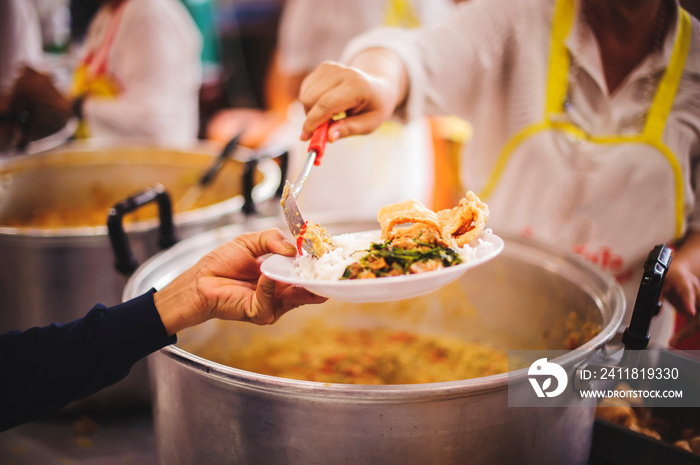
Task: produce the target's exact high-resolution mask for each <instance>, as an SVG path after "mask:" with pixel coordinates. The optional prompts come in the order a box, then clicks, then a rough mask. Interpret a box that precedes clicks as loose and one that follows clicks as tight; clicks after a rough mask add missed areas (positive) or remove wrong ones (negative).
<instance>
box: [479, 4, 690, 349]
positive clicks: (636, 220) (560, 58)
mask: <svg viewBox="0 0 700 465" xmlns="http://www.w3.org/2000/svg"><path fill="white" fill-rule="evenodd" d="M574 13H575V2H574V1H573V0H558V1H557V3H556V6H555V10H554V21H553V26H552V38H551V54H550V65H549V76H548V83H547V84H548V85H547V101H546V105H545V114H544V115H543V117H542V120H541V121H539V122H538V123H535V124H533V125H530V126H528V127H525V128H523V129H522V130H520V131H519V132H518V133H516V134H515V135H514V136H513V137H512V138H511V139H510V140H509V141H508V142H507V143H506V144H505V145H504V148H503V150H502V152H501V153H500V155H499V158H498V159H497V161H496V164H495V166H494V169H493V171H492V173H491V175H490V178H489V179H488V180H487V182H486V184H485V185H484V186H483V190H481V191H480V197H481V198H482V199H483V200H484V201H485V202H487V203H488V205H489V210H490V211H491V212H492V213H491V216H490V218H489V226H490V227H492V228H493V229H494V232H496V233H498V231H499V230H504V231H510V232H517V233H519V234H522V235H525V236H530V237H533V238H535V239H539V240H542V241H544V242H547V243H549V244H555V245H557V246H559V247H561V248H563V249H566V250H569V251H572V252H575V253H577V254H579V255H582V256H583V257H584V258H586V259H587V260H589V261H591V262H593V263H595V264H597V265H598V266H599V267H600V268H601V269H602V270H603V271H605V272H609V273H611V274H613V275H614V276H615V278H616V279H617V280H618V282H619V283H620V284H622V286H623V288H624V289H625V295H626V297H627V312H626V318H625V320H624V322H623V326H622V327H621V329H624V327H625V326H626V324H627V322H628V321H629V317H630V315H631V312H632V309H633V306H634V302H635V298H636V294H637V290H638V287H639V283H640V279H641V275H642V272H643V263H644V261H645V259H646V257H647V255H648V254H649V252H650V251H651V250H652V248H653V247H654V246H655V245H657V244H662V243H667V242H669V241H672V240H674V239H678V238H680V237H681V236H682V235H683V233H684V232H685V229H686V221H685V214H684V198H683V196H684V194H683V192H684V191H683V173H682V170H681V166H680V164H679V162H678V160H677V158H676V156H675V155H674V154H673V153H672V152H671V150H670V149H669V148H668V147H667V146H666V145H665V144H664V143H663V141H662V135H663V132H664V126H665V123H666V119H667V116H668V114H669V112H670V111H671V107H672V106H673V101H674V99H675V96H676V90H677V88H678V83H679V81H680V77H681V73H682V71H683V68H684V64H685V59H686V56H687V53H688V48H689V45H690V38H691V23H690V18H689V17H688V14H687V13H686V12H685V11H683V10H680V16H681V18H680V24H679V28H678V31H677V36H676V39H675V45H674V49H673V53H672V55H671V58H670V62H669V65H668V67H667V69H666V71H665V73H664V75H663V77H662V78H661V81H660V82H659V85H658V87H657V90H656V94H655V96H654V98H653V100H652V102H651V105H650V107H649V111H648V114H647V119H646V122H645V124H644V128H643V130H642V132H641V133H639V134H633V135H615V134H611V135H591V134H587V133H586V132H585V131H583V130H582V129H580V128H579V127H577V126H575V125H574V124H572V123H570V122H568V121H567V120H566V118H565V117H563V115H564V114H565V110H564V102H565V98H566V93H567V88H568V76H569V55H568V51H567V49H566V46H565V39H566V37H567V36H568V34H569V31H570V29H571V25H572V23H573V18H574ZM662 313H663V314H665V315H663V317H660V318H657V319H656V320H659V321H655V323H654V324H655V326H659V325H660V326H661V327H660V328H656V329H654V331H653V332H652V336H653V337H654V336H655V334H656V336H655V339H656V342H657V343H662V344H666V342H667V341H668V337H670V331H671V326H672V319H673V315H672V310H671V309H670V308H669V309H666V310H665V311H663V312H662Z"/></svg>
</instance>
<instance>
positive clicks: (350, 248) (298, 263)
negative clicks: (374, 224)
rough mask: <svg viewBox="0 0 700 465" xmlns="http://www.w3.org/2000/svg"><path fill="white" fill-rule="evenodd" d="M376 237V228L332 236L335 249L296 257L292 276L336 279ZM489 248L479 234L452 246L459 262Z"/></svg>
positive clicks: (363, 252) (478, 256) (318, 279)
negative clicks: (460, 245) (468, 240)
mask: <svg viewBox="0 0 700 465" xmlns="http://www.w3.org/2000/svg"><path fill="white" fill-rule="evenodd" d="M483 233H484V234H490V233H491V230H490V229H485V230H484V231H483ZM380 236H381V234H380V231H379V230H377V231H369V232H363V233H353V234H340V235H337V236H332V237H331V240H332V241H333V243H334V244H335V245H336V248H335V249H334V250H332V251H331V252H328V253H325V254H323V256H321V257H319V258H316V257H313V256H311V255H310V254H304V255H300V256H298V257H297V258H296V260H295V261H294V275H295V276H297V277H299V278H300V279H304V280H309V281H338V280H340V279H341V278H342V277H343V274H344V273H345V270H346V268H347V267H348V266H350V265H351V264H353V263H355V262H357V261H358V260H359V259H360V258H361V257H362V256H364V255H366V254H367V250H368V249H369V247H370V244H371V243H372V242H374V243H378V242H380V241H381V237H380ZM493 250H494V245H493V243H491V242H487V241H484V240H483V239H481V238H480V237H478V238H477V239H475V240H474V241H473V242H471V243H469V244H465V245H464V246H462V247H457V248H456V252H457V254H458V255H459V256H460V258H461V259H462V262H463V263H468V262H470V261H472V260H475V259H479V258H481V257H485V256H487V255H490V254H492V253H493Z"/></svg>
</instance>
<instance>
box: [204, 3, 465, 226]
mask: <svg viewBox="0 0 700 465" xmlns="http://www.w3.org/2000/svg"><path fill="white" fill-rule="evenodd" d="M454 8H455V5H454V3H453V1H452V0H439V1H438V0H379V1H377V0H362V1H360V0H356V1H351V2H350V1H345V0H287V1H286V2H285V3H284V5H283V10H282V16H281V19H280V24H279V28H278V39H277V46H276V50H275V52H274V53H273V57H272V59H271V63H270V68H269V71H268V73H267V79H266V83H265V87H266V99H267V102H266V107H267V111H259V110H254V109H232V110H224V111H222V112H220V113H219V114H217V115H216V116H215V117H214V118H213V119H212V120H211V121H210V123H209V126H208V137H209V138H210V139H214V140H219V141H222V142H223V141H226V140H227V139H229V138H230V137H231V136H233V135H234V134H235V133H236V132H237V131H239V130H244V133H243V137H242V143H243V144H244V145H248V146H253V147H255V146H259V145H261V144H266V143H280V144H283V145H290V144H291V145H292V146H293V150H292V154H293V157H292V165H291V168H290V176H291V177H294V176H296V174H297V173H298V172H299V171H300V169H301V165H302V164H303V163H304V161H305V158H306V150H307V146H306V145H305V144H299V142H298V140H297V134H298V131H299V129H300V128H301V124H302V121H303V116H304V115H303V109H302V107H301V106H300V105H299V103H298V100H297V96H298V95H299V88H300V85H301V81H302V79H303V78H304V77H305V76H306V75H307V74H308V73H310V72H311V71H312V70H313V69H314V68H315V67H316V66H318V65H319V64H320V63H321V62H323V61H324V60H337V59H339V58H340V55H341V52H342V50H343V48H344V47H345V45H346V44H347V42H348V41H350V40H351V39H352V38H353V37H355V36H356V35H358V34H360V33H361V32H364V31H367V30H369V29H372V28H374V27H378V26H382V25H384V26H388V27H393V28H413V27H418V26H420V25H423V24H424V25H431V24H435V23H437V22H438V21H440V20H442V19H445V18H446V17H447V16H449V14H450V13H451V12H453V11H454ZM432 151H433V148H432V141H431V134H430V127H429V125H428V122H427V120H425V119H422V120H415V121H412V122H411V123H409V124H407V125H406V126H402V125H399V124H397V123H395V122H387V123H386V124H384V125H383V126H382V127H381V128H380V129H379V130H378V131H376V132H375V133H374V134H373V135H372V136H371V137H366V138H353V139H348V140H344V141H342V142H340V143H338V144H334V146H333V148H332V149H330V151H329V153H328V156H326V157H324V158H323V162H322V163H321V166H320V167H319V170H318V172H316V173H315V174H314V175H313V176H310V177H309V178H308V180H307V181H306V184H305V187H304V193H303V195H301V196H300V198H299V205H300V208H301V209H302V210H312V211H327V212H329V211H343V212H345V213H346V214H353V215H356V216H358V217H370V218H373V217H374V216H375V215H376V212H377V210H378V209H379V208H380V207H382V206H384V205H386V204H389V203H394V202H397V201H400V200H403V199H406V198H416V199H418V200H420V201H422V202H423V203H426V204H429V203H430V202H431V194H432V192H431V189H432V181H433V177H432V172H433V165H432V163H433V160H432Z"/></svg>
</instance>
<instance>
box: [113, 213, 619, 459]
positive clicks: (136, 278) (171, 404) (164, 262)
mask: <svg viewBox="0 0 700 465" xmlns="http://www.w3.org/2000/svg"><path fill="white" fill-rule="evenodd" d="M321 224H323V225H324V226H325V227H327V228H328V229H329V231H330V232H331V233H332V234H337V233H339V232H352V231H358V230H366V229H373V228H374V229H376V222H349V223H342V222H333V221H331V220H330V219H325V220H323V219H321ZM272 225H274V222H252V223H250V224H249V225H246V226H230V227H226V228H221V229H219V230H216V231H211V232H209V233H204V234H200V235H198V236H196V237H193V238H190V239H189V240H187V241H183V242H181V243H180V244H177V245H176V246H174V247H173V248H172V249H171V250H169V251H167V252H164V253H162V254H159V255H157V256H156V257H153V258H152V259H151V260H149V261H148V262H147V263H145V264H144V265H143V266H142V267H141V268H140V269H139V270H138V271H137V273H135V274H134V275H133V276H132V278H131V279H130V280H129V282H128V283H127V286H126V288H125V290H124V299H128V298H130V297H133V296H136V295H138V294H140V293H142V292H145V291H146V290H147V289H149V288H150V287H156V288H160V287H162V286H164V285H165V284H167V283H168V282H169V281H170V280H172V279H173V278H174V276H176V275H177V274H178V273H179V272H181V271H182V270H184V269H185V268H187V267H188V266H190V265H191V264H192V263H194V262H195V261H196V260H197V259H198V258H200V257H201V256H202V255H203V254H204V253H206V252H207V251H209V250H211V249H212V248H214V247H216V246H217V245H218V244H220V243H222V242H224V241H227V240H229V239H232V238H233V237H235V236H237V235H238V234H240V233H241V232H243V231H244V230H248V229H264V228H266V227H270V226H272ZM497 233H498V232H497ZM503 238H504V240H505V243H506V246H505V249H504V251H503V252H502V253H501V255H500V256H499V257H497V258H496V259H494V260H493V261H491V262H489V263H487V264H485V265H483V266H480V267H478V268H475V269H474V270H470V271H468V272H467V273H466V274H465V275H464V276H463V278H462V279H461V280H459V281H458V282H457V283H455V284H453V285H450V286H447V287H446V288H444V289H442V290H440V291H437V292H435V293H432V294H429V295H428V296H423V297H417V298H414V299H410V300H408V301H402V302H395V303H385V304H342V303H338V302H333V301H328V302H326V303H324V304H322V305H317V306H308V307H305V308H301V309H296V310H294V311H292V312H290V313H289V314H287V315H285V316H284V318H282V320H280V321H279V322H278V323H276V324H275V325H272V326H265V327H257V326H254V325H250V324H247V323H223V322H217V321H211V322H209V323H207V324H204V325H201V326H198V327H196V328H191V329H190V330H187V331H184V332H182V333H181V334H179V338H180V339H179V343H178V346H171V347H168V348H165V349H163V350H161V351H159V352H158V353H155V354H153V355H152V356H150V357H149V368H150V374H151V382H152V389H153V392H154V421H155V432H156V445H157V449H158V454H159V460H160V463H162V464H169V465H170V464H179V463H182V464H187V463H207V464H216V463H242V464H243V463H245V464H248V463H260V464H278V463H285V464H300V465H301V464H303V465H307V464H313V463H318V464H324V465H325V464H331V465H332V464H340V463H343V464H344V463H370V464H383V465H387V464H388V465H391V464H400V465H406V464H433V463H435V464H440V465H449V464H464V463H470V464H472V463H473V464H497V463H520V464H523V463H533V464H564V463H566V464H585V463H586V462H587V459H588V454H589V450H590V445H591V438H592V428H593V420H594V419H593V403H592V401H588V400H582V401H581V402H580V404H578V405H575V406H571V407H567V408H538V409H534V408H509V407H508V406H507V381H508V376H509V375H508V374H502V375H496V376H489V377H484V378H478V379H472V380H464V381H455V382H446V383H432V384H421V385H399V386H365V385H340V384H322V383H315V382H306V381H295V380H289V379H283V378H276V377H271V376H265V375H259V374H255V373H251V372H246V371H243V370H239V369H236V368H231V367H227V366H223V365H220V364H217V363H214V362H211V361H209V360H206V359H204V358H201V357H199V356H197V355H196V352H197V347H198V346H199V347H201V345H202V344H212V343H213V344H218V345H219V347H225V348H226V350H232V351H233V350H236V349H237V347H242V346H244V345H245V344H246V342H247V341H248V340H250V338H252V337H255V336H256V335H258V334H266V335H273V336H274V335H284V334H286V333H289V332H293V331H296V330H298V329H299V328H301V327H303V326H305V325H306V324H309V322H312V321H315V320H317V319H323V320H324V321H326V322H328V324H332V325H344V326H355V327H357V326H362V327H378V326H390V327H398V328H403V329H416V330H419V331H425V332H433V333H436V332H437V333H441V334H446V335H451V336H459V337H464V338H466V339H469V340H474V341H477V342H483V343H489V344H492V345H494V346H495V347H497V348H503V349H528V348H530V349H535V348H537V349H544V348H560V347H561V346H560V344H561V343H562V342H563V337H564V333H563V331H564V330H563V321H564V320H565V319H566V317H567V315H568V314H569V312H572V311H573V312H576V313H577V314H578V315H580V316H581V317H582V318H583V319H593V320H594V321H596V320H597V321H600V322H601V323H602V327H603V329H602V331H601V332H600V333H599V334H598V335H597V336H596V337H595V338H593V339H592V340H591V341H589V342H587V343H586V344H584V345H583V346H582V347H581V348H580V350H577V351H573V352H569V353H568V354H567V355H566V356H563V357H561V358H559V359H557V360H556V361H557V362H559V363H560V364H561V365H562V366H564V367H565V368H566V369H567V370H569V371H573V367H574V365H575V364H576V363H577V362H578V361H579V360H581V359H582V358H583V357H585V356H586V355H588V354H589V352H590V351H592V350H593V349H595V348H597V347H600V346H602V345H604V344H605V343H606V342H607V341H609V340H610V339H611V338H612V337H613V335H614V334H615V333H616V331H617V328H618V326H619V324H620V322H621V319H622V315H623V313H624V306H625V303H624V297H623V293H622V290H621V288H620V286H619V285H618V284H617V283H616V282H615V281H614V280H613V279H612V278H611V277H609V276H608V275H603V274H601V273H600V272H599V271H598V270H597V269H596V268H595V267H593V266H592V265H590V264H588V263H586V262H583V261H582V260H580V259H579V258H577V257H574V256H570V255H567V254H561V253H560V252H557V251H556V250H554V249H552V248H549V247H546V246H543V245H541V244H539V243H535V242H531V241H529V240H526V239H522V238H519V237H512V236H508V235H504V236H503ZM183 347H188V348H189V350H185V349H183ZM523 375H524V373H523V370H520V371H516V372H512V373H510V376H523Z"/></svg>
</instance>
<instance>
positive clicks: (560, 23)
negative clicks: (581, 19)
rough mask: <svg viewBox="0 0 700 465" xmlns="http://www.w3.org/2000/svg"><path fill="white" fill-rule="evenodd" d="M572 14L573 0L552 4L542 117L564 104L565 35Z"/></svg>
mask: <svg viewBox="0 0 700 465" xmlns="http://www.w3.org/2000/svg"><path fill="white" fill-rule="evenodd" d="M574 16H575V2H574V1H573V0H558V1H557V2H556V4H555V5H554V17H553V20H552V38H551V41H550V47H551V49H550V52H549V73H548V78H547V103H546V105H545V108H544V119H549V116H550V115H553V114H559V113H561V112H562V108H563V106H564V100H565V99H566V92H567V88H568V85H569V53H568V51H567V49H566V37H567V36H568V35H569V31H571V26H572V24H573V22H574Z"/></svg>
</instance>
